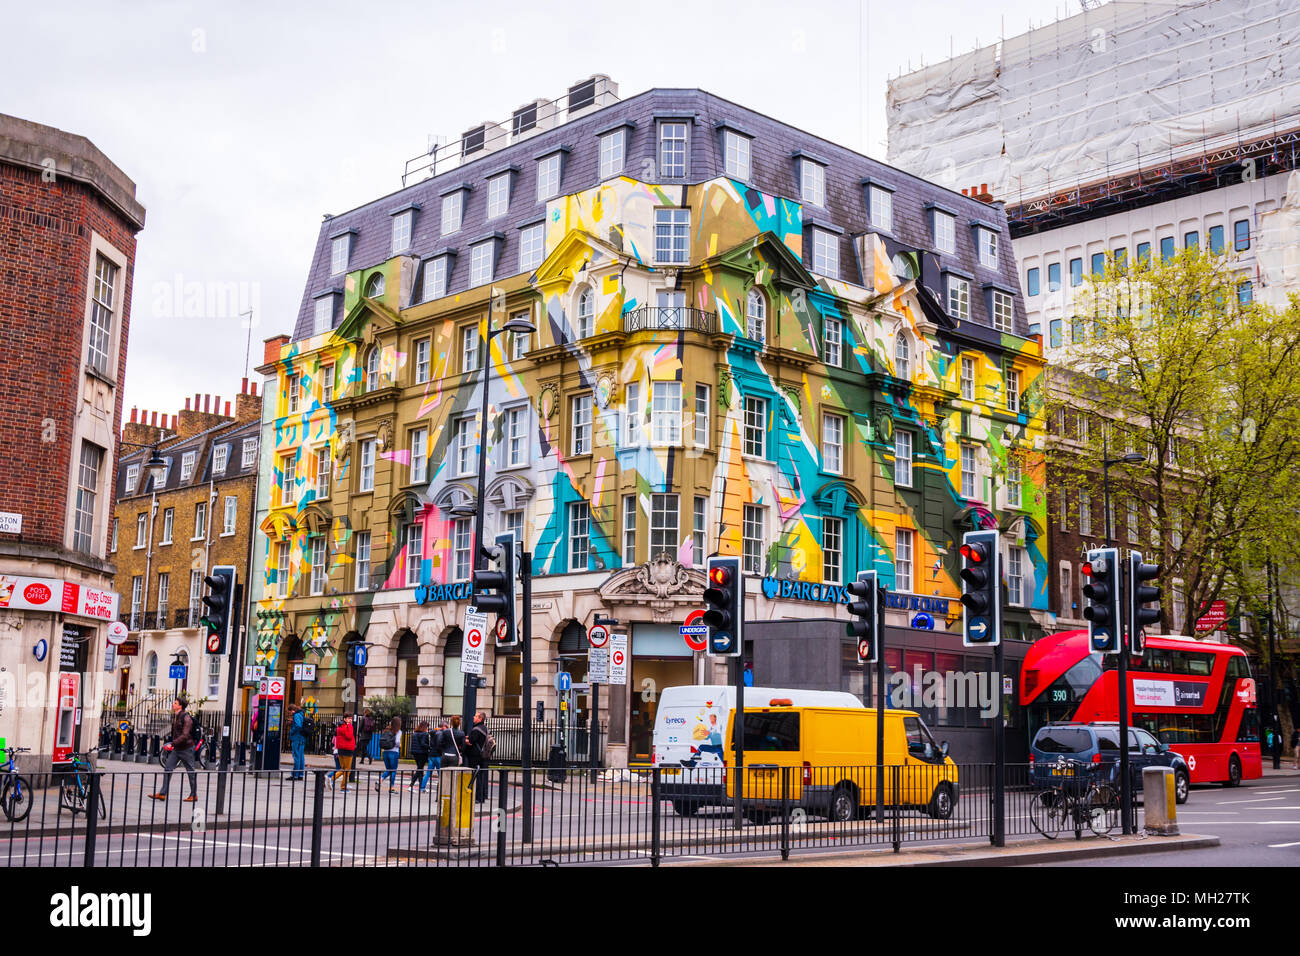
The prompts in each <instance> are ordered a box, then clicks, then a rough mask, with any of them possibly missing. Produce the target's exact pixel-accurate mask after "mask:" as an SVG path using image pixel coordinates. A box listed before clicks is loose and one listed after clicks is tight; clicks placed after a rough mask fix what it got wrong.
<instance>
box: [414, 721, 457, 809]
mask: <svg viewBox="0 0 1300 956" xmlns="http://www.w3.org/2000/svg"><path fill="white" fill-rule="evenodd" d="M449 759H450V760H454V761H455V763H450V762H448V763H447V766H449V767H453V766H457V765H459V763H460V754H459V753H457V751H456V740H455V738H454V737H452V735H451V727H450V726H449V725H448V724H447V721H445V720H444V721H443V722H442V723H441V724H439V725H438V732H437V733H435V734H434V735H433V740H432V741H431V742H430V745H429V766H428V767H426V768H425V771H424V777H423V779H421V780H420V792H421V793H423V792H424V788H425V787H427V786H428V785H429V780H430V778H431V777H432V776H433V775H434V774H435V773H436V772H438V771H439V770H441V769H442V765H443V762H444V761H447V760H449Z"/></svg>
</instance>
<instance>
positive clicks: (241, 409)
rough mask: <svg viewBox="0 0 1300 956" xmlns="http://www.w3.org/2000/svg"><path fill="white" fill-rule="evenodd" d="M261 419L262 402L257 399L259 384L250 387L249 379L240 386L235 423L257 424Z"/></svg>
mask: <svg viewBox="0 0 1300 956" xmlns="http://www.w3.org/2000/svg"><path fill="white" fill-rule="evenodd" d="M227 404H229V403H227ZM227 414H229V413H227ZM261 417H262V400H261V399H260V398H258V397H257V383H256V382H254V383H252V386H251V387H250V385H249V381H248V379H244V380H243V382H241V383H240V385H239V394H238V395H236V396H235V421H238V422H255V421H257V420H258V419H260V418H261Z"/></svg>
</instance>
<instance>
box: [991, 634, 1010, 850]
mask: <svg viewBox="0 0 1300 956" xmlns="http://www.w3.org/2000/svg"><path fill="white" fill-rule="evenodd" d="M1004 667H1006V658H1005V656H1004V651H1003V650H1002V642H1001V641H998V643H997V646H996V647H994V648H993V672H994V673H995V674H997V675H998V676H997V682H998V688H997V697H998V712H997V714H996V715H995V716H994V717H993V845H994V846H1006V845H1007V803H1006V779H1007V721H1006V717H1005V716H1004V715H1005V713H1006V700H1005V699H1004V695H1003V693H1002V673H1003V668H1004Z"/></svg>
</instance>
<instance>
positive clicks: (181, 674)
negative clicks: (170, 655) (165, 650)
mask: <svg viewBox="0 0 1300 956" xmlns="http://www.w3.org/2000/svg"><path fill="white" fill-rule="evenodd" d="M185 671H186V667H185V665H184V664H171V665H169V666H168V668H167V679H168V680H184V679H185Z"/></svg>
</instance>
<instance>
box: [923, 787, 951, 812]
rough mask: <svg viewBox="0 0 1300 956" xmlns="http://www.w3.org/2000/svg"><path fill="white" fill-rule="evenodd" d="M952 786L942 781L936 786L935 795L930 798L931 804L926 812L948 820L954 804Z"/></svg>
mask: <svg viewBox="0 0 1300 956" xmlns="http://www.w3.org/2000/svg"><path fill="white" fill-rule="evenodd" d="M955 802H956V801H955V800H953V796H952V787H950V786H949V785H948V784H946V783H941V784H939V786H937V787H935V788H934V796H932V797H931V798H930V805H929V806H928V807H927V808H926V810H925V812H926V813H928V814H929V815H930V816H932V817H934V818H935V819H936V820H947V819H948V818H949V817H950V816H952V808H953V804H954V803H955Z"/></svg>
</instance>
